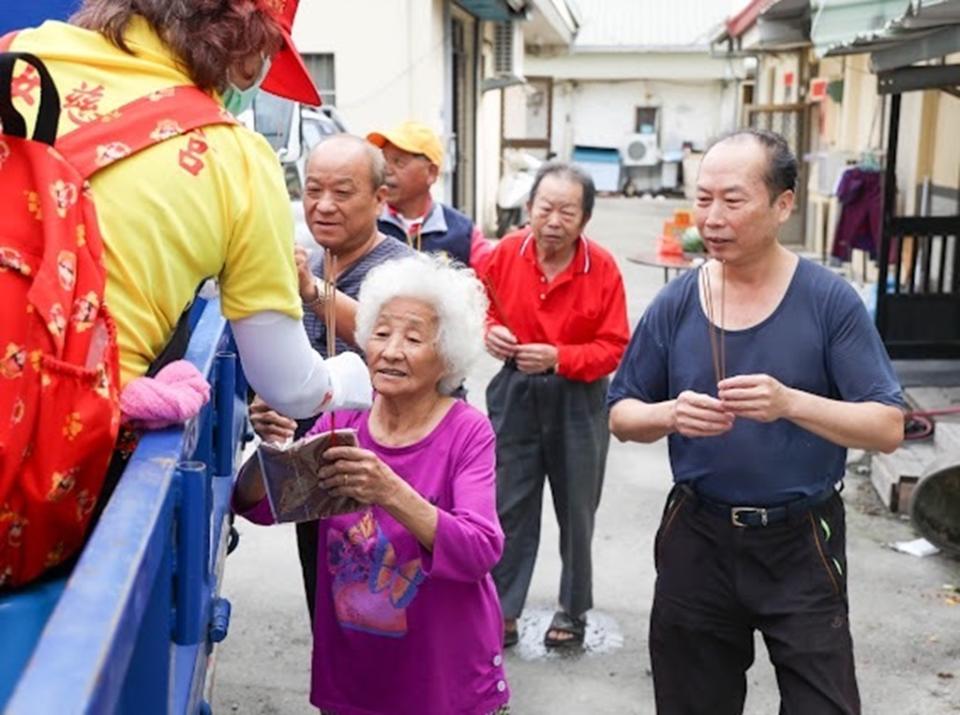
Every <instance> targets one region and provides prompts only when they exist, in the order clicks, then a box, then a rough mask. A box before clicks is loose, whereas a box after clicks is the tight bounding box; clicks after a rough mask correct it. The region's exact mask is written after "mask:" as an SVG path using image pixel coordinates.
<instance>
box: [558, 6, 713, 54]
mask: <svg viewBox="0 0 960 715" xmlns="http://www.w3.org/2000/svg"><path fill="white" fill-rule="evenodd" d="M576 2H577V5H578V6H579V8H580V13H581V20H580V30H579V31H578V32H577V37H576V40H575V41H574V51H576V52H598V51H607V52H610V51H614V52H623V51H633V52H637V51H639V52H644V51H646V52H654V51H666V52H670V51H681V50H690V49H703V50H706V49H707V48H708V46H709V44H710V39H711V37H712V36H713V35H714V34H715V33H716V30H717V27H718V26H719V25H720V24H721V23H722V22H723V21H724V19H725V18H726V16H727V12H728V11H729V9H730V3H729V0H669V1H664V0H576Z"/></svg>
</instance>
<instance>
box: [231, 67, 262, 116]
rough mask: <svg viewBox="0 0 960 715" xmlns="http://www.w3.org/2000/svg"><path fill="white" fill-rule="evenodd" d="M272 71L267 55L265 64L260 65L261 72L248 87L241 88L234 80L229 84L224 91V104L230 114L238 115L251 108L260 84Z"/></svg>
mask: <svg viewBox="0 0 960 715" xmlns="http://www.w3.org/2000/svg"><path fill="white" fill-rule="evenodd" d="M269 71H270V58H269V57H265V58H264V60H263V65H262V66H261V67H260V74H259V75H257V78H256V79H255V80H254V81H253V84H251V85H250V86H249V87H247V88H246V89H240V88H239V87H237V86H236V85H235V84H234V83H233V82H231V83H230V84H229V85H227V89H226V90H225V91H224V93H223V106H224V107H225V108H226V110H227V111H228V112H230V114H232V115H234V116H237V115H238V114H242V113H243V112H245V111H247V110H248V109H250V107H251V106H253V98H254V97H256V96H257V92H259V91H260V85H261V84H263V80H264V79H266V76H267V72H269Z"/></svg>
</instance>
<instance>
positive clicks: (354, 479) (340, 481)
mask: <svg viewBox="0 0 960 715" xmlns="http://www.w3.org/2000/svg"><path fill="white" fill-rule="evenodd" d="M323 457H324V459H325V460H327V464H326V465H324V466H323V467H322V468H321V469H320V480H321V484H322V485H323V488H324V489H327V490H328V491H330V493H331V494H334V495H335V496H346V497H352V498H353V499H356V500H357V501H359V502H361V503H362V504H377V505H379V506H383V507H387V506H389V505H391V504H392V503H393V502H395V501H396V499H397V496H398V495H399V494H401V493H402V492H403V491H404V489H405V488H406V486H407V484H406V482H404V481H403V480H402V479H401V478H400V477H398V476H397V474H396V472H394V471H393V470H392V469H390V467H388V466H387V465H386V464H384V463H383V462H382V461H381V459H380V458H379V457H378V456H377V455H376V454H374V453H373V452H371V451H370V450H368V449H361V448H360V447H331V448H330V449H328V450H327V451H326V452H324V453H323Z"/></svg>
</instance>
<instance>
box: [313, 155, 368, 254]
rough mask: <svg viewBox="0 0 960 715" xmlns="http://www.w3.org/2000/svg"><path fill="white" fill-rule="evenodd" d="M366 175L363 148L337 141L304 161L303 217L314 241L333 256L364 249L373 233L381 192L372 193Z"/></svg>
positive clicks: (365, 160)
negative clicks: (305, 168)
mask: <svg viewBox="0 0 960 715" xmlns="http://www.w3.org/2000/svg"><path fill="white" fill-rule="evenodd" d="M370 170H371V167H370V159H369V156H368V154H367V153H366V152H365V151H364V148H363V146H362V145H358V144H356V143H354V142H347V141H338V140H337V138H336V137H334V138H331V139H328V140H326V141H325V142H323V143H321V144H319V145H318V146H317V147H316V149H314V150H313V153H312V154H311V155H310V159H309V161H308V162H307V179H306V185H305V187H304V192H303V210H304V216H305V217H306V220H307V225H308V226H309V227H310V233H312V234H313V237H314V239H315V240H316V242H317V243H319V244H320V245H321V246H323V247H324V248H329V249H330V250H331V251H333V252H334V253H335V254H344V253H347V252H349V251H350V250H352V249H354V248H356V247H358V246H361V245H363V243H364V242H365V241H367V240H368V239H370V237H371V236H372V235H373V234H374V233H375V232H376V230H377V216H379V215H380V210H381V208H382V207H383V195H384V188H383V187H382V186H381V187H379V188H378V189H374V187H373V180H372V178H371V176H370Z"/></svg>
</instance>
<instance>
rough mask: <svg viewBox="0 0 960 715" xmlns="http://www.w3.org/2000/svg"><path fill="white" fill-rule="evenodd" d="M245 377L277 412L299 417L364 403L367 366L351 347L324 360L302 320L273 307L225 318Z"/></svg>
mask: <svg viewBox="0 0 960 715" xmlns="http://www.w3.org/2000/svg"><path fill="white" fill-rule="evenodd" d="M230 327H231V328H232V329H233V337H234V340H236V342H237V350H238V351H239V353H240V362H241V363H242V364H243V371H244V374H245V375H246V376H247V382H249V383H250V386H251V387H253V389H254V390H255V391H256V393H257V394H258V395H260V397H261V398H262V399H263V401H264V402H266V403H267V404H268V405H270V406H271V407H272V408H273V409H275V410H276V411H277V412H280V413H281V414H283V415H286V416H287V417H293V418H296V419H303V418H305V417H313V416H314V415H317V414H319V413H320V412H326V411H329V410H341V409H348V410H356V409H366V408H367V407H369V406H370V401H371V396H372V393H373V389H372V387H371V385H370V373H369V372H368V371H367V366H366V365H365V364H364V362H363V358H361V357H360V356H359V355H357V354H356V353H348V352H345V353H343V354H342V355H338V356H336V357H334V358H331V359H330V360H324V359H323V358H322V357H320V354H319V353H318V352H317V351H316V350H314V349H313V347H311V345H310V341H309V339H308V338H307V333H306V331H305V330H304V328H303V323H301V322H300V321H299V320H295V319H293V318H291V317H290V316H288V315H284V314H283V313H278V312H275V311H264V312H262V313H256V314H255V315H251V316H249V317H247V318H242V319H240V320H232V321H230Z"/></svg>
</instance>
